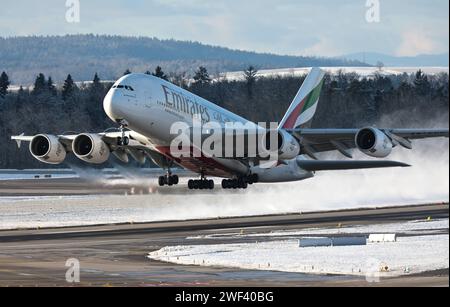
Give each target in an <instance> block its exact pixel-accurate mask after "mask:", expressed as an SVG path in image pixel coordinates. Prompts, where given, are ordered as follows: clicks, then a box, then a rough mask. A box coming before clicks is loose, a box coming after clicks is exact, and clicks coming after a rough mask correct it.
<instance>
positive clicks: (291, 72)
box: [221, 67, 449, 81]
mask: <svg viewBox="0 0 450 307" xmlns="http://www.w3.org/2000/svg"><path fill="white" fill-rule="evenodd" d="M310 69H311V68H305V67H302V68H285V69H268V70H260V71H258V74H257V77H272V76H281V77H287V76H302V75H305V74H307V73H308V72H309V70H310ZM322 69H323V70H325V71H326V72H328V73H329V74H332V75H336V74H338V73H339V72H342V73H356V74H358V75H360V76H361V77H367V78H371V77H374V76H375V75H376V74H379V75H383V76H389V75H402V74H404V73H407V74H411V73H415V72H417V71H418V70H419V69H421V70H422V71H423V72H425V73H426V74H430V75H433V74H438V73H447V74H448V72H449V68H448V67H384V68H383V69H381V70H380V69H379V68H377V67H322ZM221 78H225V79H227V80H230V81H237V80H243V79H244V75H243V72H242V71H236V72H227V73H223V74H222V75H221Z"/></svg>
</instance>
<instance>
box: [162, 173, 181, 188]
mask: <svg viewBox="0 0 450 307" xmlns="http://www.w3.org/2000/svg"><path fill="white" fill-rule="evenodd" d="M179 182H180V179H179V177H178V176H177V175H171V174H167V175H166V176H161V177H159V179H158V184H159V186H160V187H163V186H166V185H167V186H169V187H171V186H174V185H177V184H178V183H179Z"/></svg>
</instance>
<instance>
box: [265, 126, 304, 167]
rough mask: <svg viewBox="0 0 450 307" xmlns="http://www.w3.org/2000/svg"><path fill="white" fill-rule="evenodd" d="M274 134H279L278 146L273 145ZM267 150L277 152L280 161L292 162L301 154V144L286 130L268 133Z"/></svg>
mask: <svg viewBox="0 0 450 307" xmlns="http://www.w3.org/2000/svg"><path fill="white" fill-rule="evenodd" d="M274 133H277V139H276V144H273V143H272V142H273V141H274V140H273V139H274ZM265 149H266V150H267V151H269V152H271V153H274V151H275V152H276V154H277V155H278V160H292V159H295V158H296V157H297V156H298V155H299V154H300V144H299V142H298V141H297V139H296V138H295V137H293V136H292V135H291V134H290V133H288V132H286V131H284V130H278V131H268V132H267V133H266V136H265Z"/></svg>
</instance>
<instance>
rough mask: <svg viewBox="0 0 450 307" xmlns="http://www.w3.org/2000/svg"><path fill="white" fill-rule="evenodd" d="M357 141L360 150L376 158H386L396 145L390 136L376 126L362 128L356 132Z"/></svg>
mask: <svg viewBox="0 0 450 307" xmlns="http://www.w3.org/2000/svg"><path fill="white" fill-rule="evenodd" d="M355 142H356V146H357V147H358V149H359V150H360V151H362V152H363V153H365V154H366V155H368V156H371V157H375V158H386V157H387V156H389V155H390V154H391V153H392V149H393V147H394V145H393V144H392V141H391V140H390V139H389V137H388V136H387V135H386V134H384V133H383V131H381V130H379V129H376V128H364V129H361V130H360V131H359V132H358V133H357V134H356V138H355Z"/></svg>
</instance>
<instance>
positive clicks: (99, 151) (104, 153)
mask: <svg viewBox="0 0 450 307" xmlns="http://www.w3.org/2000/svg"><path fill="white" fill-rule="evenodd" d="M72 151H73V153H74V154H75V156H77V158H79V159H80V160H83V161H85V162H88V163H92V164H102V163H105V162H106V161H108V159H109V156H110V154H111V150H110V149H109V147H108V145H106V143H105V142H104V141H103V140H102V137H101V136H99V135H98V134H80V135H79V136H77V137H76V138H75V140H73V143H72Z"/></svg>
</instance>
